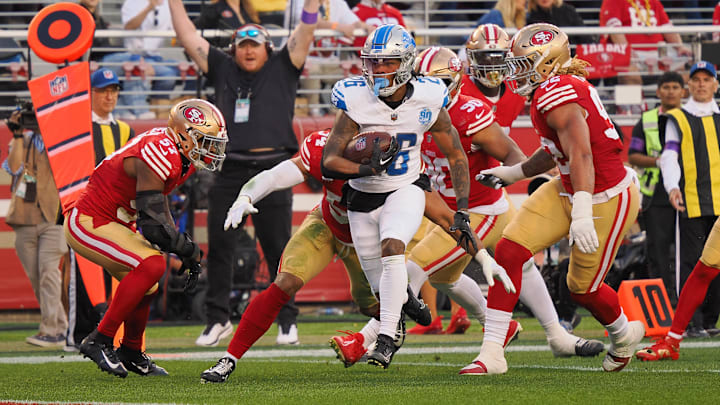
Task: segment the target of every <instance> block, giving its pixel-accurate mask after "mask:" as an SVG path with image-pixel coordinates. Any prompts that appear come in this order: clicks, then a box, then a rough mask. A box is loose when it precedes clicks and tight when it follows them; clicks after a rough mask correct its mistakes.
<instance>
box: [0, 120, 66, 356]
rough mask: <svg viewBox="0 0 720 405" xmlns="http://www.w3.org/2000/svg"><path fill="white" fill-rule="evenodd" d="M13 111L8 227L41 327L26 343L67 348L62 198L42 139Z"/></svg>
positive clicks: (5, 165)
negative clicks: (13, 237) (62, 273)
mask: <svg viewBox="0 0 720 405" xmlns="http://www.w3.org/2000/svg"><path fill="white" fill-rule="evenodd" d="M20 116H21V112H20V111H19V110H18V111H15V112H13V113H12V115H11V116H10V118H8V119H7V120H6V124H7V126H8V128H9V129H10V131H11V132H12V134H13V139H12V141H11V142H10V151H9V152H8V157H7V159H6V160H5V161H4V162H3V164H2V167H3V168H4V169H5V170H6V171H7V172H8V173H10V175H11V176H12V185H11V192H12V197H11V199H10V208H9V209H8V213H7V216H6V218H5V222H7V224H8V225H10V226H11V227H12V228H13V230H14V231H15V253H16V254H17V255H18V257H19V258H20V262H21V263H22V266H23V269H24V270H25V274H27V276H28V278H29V279H30V284H31V285H32V289H33V291H34V292H35V298H37V301H38V304H40V317H41V318H40V327H39V331H38V333H37V334H35V335H33V336H29V337H28V338H26V339H25V341H26V342H28V343H30V344H32V345H36V346H43V347H54V346H63V345H64V343H65V331H66V330H67V326H68V320H67V315H66V314H65V308H64V307H63V305H62V302H61V299H60V297H61V291H62V289H61V286H62V283H61V279H60V270H59V265H60V260H61V259H62V257H63V255H64V254H65V252H67V250H68V248H67V242H65V235H64V234H63V229H62V225H59V223H60V218H61V217H60V196H59V194H58V191H57V187H56V186H55V180H54V179H53V175H52V172H51V171H50V162H49V160H48V155H47V151H46V149H45V144H44V143H43V139H42V136H40V134H39V133H37V132H33V131H27V132H25V131H24V128H23V127H22V126H21V125H20V124H19V119H20Z"/></svg>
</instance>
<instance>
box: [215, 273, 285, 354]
mask: <svg viewBox="0 0 720 405" xmlns="http://www.w3.org/2000/svg"><path fill="white" fill-rule="evenodd" d="M288 301H290V296H289V295H287V294H286V293H285V292H284V291H283V290H281V289H280V288H279V287H278V286H277V285H276V284H275V283H272V284H270V287H268V289H267V290H265V291H263V292H261V293H260V294H259V295H258V296H257V297H255V299H253V300H252V301H250V304H249V305H248V307H247V309H246V310H245V313H243V316H242V319H240V324H238V327H237V329H236V330H235V334H234V335H233V338H232V340H231V341H230V346H228V352H229V353H230V354H232V355H233V356H235V357H236V358H238V359H239V358H241V357H242V356H243V355H244V354H245V352H247V351H248V349H250V346H252V345H253V344H255V342H256V341H257V340H258V339H260V337H262V335H264V334H265V332H267V330H268V329H270V325H272V323H273V321H274V320H275V318H276V317H277V315H278V313H280V309H281V308H282V307H283V305H285V304H286V303H287V302H288Z"/></svg>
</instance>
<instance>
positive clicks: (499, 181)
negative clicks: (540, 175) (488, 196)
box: [475, 162, 526, 190]
mask: <svg viewBox="0 0 720 405" xmlns="http://www.w3.org/2000/svg"><path fill="white" fill-rule="evenodd" d="M525 177H526V176H525V174H524V173H523V170H522V162H520V163H518V164H515V165H512V166H496V167H493V168H492V169H485V170H482V171H480V173H479V174H478V175H477V176H475V180H476V181H479V182H480V183H481V184H483V185H485V186H487V187H490V188H494V189H496V190H497V189H499V188H501V187H505V186H509V185H510V184H513V183H515V182H516V181H519V180H522V179H524V178H525Z"/></svg>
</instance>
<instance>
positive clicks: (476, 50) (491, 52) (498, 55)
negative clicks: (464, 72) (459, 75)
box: [465, 24, 510, 87]
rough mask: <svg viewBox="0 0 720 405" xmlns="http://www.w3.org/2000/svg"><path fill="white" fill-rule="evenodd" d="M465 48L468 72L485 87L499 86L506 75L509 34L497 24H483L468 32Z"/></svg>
mask: <svg viewBox="0 0 720 405" xmlns="http://www.w3.org/2000/svg"><path fill="white" fill-rule="evenodd" d="M465 49H466V52H467V62H468V65H469V66H470V74H472V76H473V77H474V78H475V79H476V80H477V81H479V82H480V83H481V84H482V85H484V86H486V87H498V86H500V84H502V82H503V80H505V76H506V75H507V65H506V64H505V55H506V54H507V52H508V50H509V49H510V36H509V35H508V34H507V33H506V32H505V31H504V30H503V29H502V28H500V26H498V25H495V24H483V25H480V26H478V27H477V28H475V31H473V33H472V34H470V38H468V40H467V42H466V43H465Z"/></svg>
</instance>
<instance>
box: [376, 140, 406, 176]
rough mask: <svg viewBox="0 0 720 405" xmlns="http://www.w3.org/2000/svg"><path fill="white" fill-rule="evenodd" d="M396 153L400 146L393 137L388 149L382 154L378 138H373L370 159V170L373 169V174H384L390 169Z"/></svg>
mask: <svg viewBox="0 0 720 405" xmlns="http://www.w3.org/2000/svg"><path fill="white" fill-rule="evenodd" d="M398 151H400V145H398V143H397V139H395V138H394V137H393V138H391V139H390V147H388V150H386V151H384V152H383V150H382V149H380V138H375V140H374V141H373V151H372V156H371V157H370V164H369V166H370V168H372V169H373V171H374V172H375V174H380V173H382V172H384V171H385V170H387V168H388V167H390V164H391V163H392V162H393V160H394V159H395V155H397V153H398Z"/></svg>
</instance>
